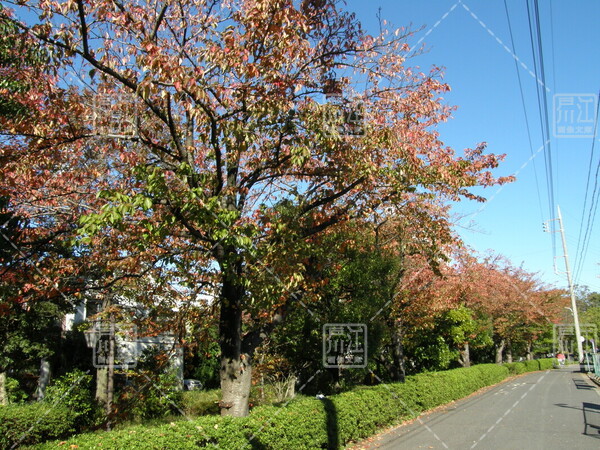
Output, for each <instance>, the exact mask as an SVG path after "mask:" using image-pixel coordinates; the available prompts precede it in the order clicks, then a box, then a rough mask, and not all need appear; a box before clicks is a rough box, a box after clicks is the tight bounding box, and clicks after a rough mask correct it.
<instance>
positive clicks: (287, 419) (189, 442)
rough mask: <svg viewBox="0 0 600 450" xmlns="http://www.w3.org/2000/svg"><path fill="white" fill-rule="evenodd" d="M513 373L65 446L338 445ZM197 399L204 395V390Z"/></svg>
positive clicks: (440, 376)
mask: <svg viewBox="0 0 600 450" xmlns="http://www.w3.org/2000/svg"><path fill="white" fill-rule="evenodd" d="M508 371H509V369H508V368H507V367H504V366H500V365H496V364H484V365H479V366H473V367H470V368H462V369H455V370H449V371H446V372H437V373H428V374H420V375H415V376H410V377H407V380H406V383H393V384H385V385H378V386H361V387H357V388H355V389H353V390H351V391H348V392H344V393H342V394H338V395H333V396H331V397H327V398H323V399H316V398H313V397H299V398H296V399H294V400H293V401H291V402H289V403H288V404H285V405H282V406H258V407H256V408H254V409H253V410H252V412H251V414H250V415H249V416H248V417H244V418H236V419H232V418H227V417H221V416H203V417H198V418H196V419H194V420H190V421H176V422H172V423H170V424H164V425H160V426H154V427H148V426H133V427H127V428H124V429H121V430H118V431H113V432H108V433H106V432H102V433H94V434H85V435H80V436H76V437H74V438H72V439H70V440H69V441H68V442H67V443H66V445H65V444H63V445H62V446H64V447H66V448H68V447H69V445H77V446H78V447H79V448H100V447H101V448H102V449H122V448H148V449H155V448H156V449H159V448H160V449H162V448H180V449H187V448H190V449H192V448H221V449H238V448H260V449H290V448H293V449H314V448H332V449H337V448H342V447H343V446H345V444H347V443H348V442H350V441H354V440H358V439H362V438H365V437H368V436H370V435H372V434H373V433H375V432H376V431H377V430H378V429H381V428H382V427H386V426H390V425H393V424H396V423H398V422H401V421H403V420H406V419H409V418H414V417H416V416H417V415H419V414H420V413H421V412H422V411H423V410H425V409H429V408H434V407H436V406H439V405H441V404H444V403H447V402H449V401H452V400H456V399H459V398H461V397H464V396H466V395H469V394H471V393H472V392H474V391H476V390H478V389H480V388H482V387H485V386H488V385H490V384H495V383H498V382H500V381H502V380H503V379H504V378H506V376H507V375H508ZM186 396H187V394H186ZM189 397H192V396H189ZM189 397H188V398H189ZM184 398H185V396H184ZM197 398H198V399H202V398H203V397H202V396H201V395H198V396H197ZM204 400H205V401H206V400H207V398H206V397H204ZM184 402H185V400H184ZM198 402H200V403H201V400H198ZM57 446H58V443H57V442H54V443H46V444H45V445H44V446H43V447H42V448H56V447H57Z"/></svg>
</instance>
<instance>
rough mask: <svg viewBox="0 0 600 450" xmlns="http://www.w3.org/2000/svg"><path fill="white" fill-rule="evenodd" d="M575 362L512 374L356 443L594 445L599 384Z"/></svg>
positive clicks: (599, 441) (599, 429)
mask: <svg viewBox="0 0 600 450" xmlns="http://www.w3.org/2000/svg"><path fill="white" fill-rule="evenodd" d="M578 368H579V366H573V367H572V368H563V369H560V370H550V371H546V372H534V373H529V374H526V375H522V376H520V377H517V378H513V379H511V380H509V381H507V382H504V383H502V384H499V385H497V386H495V387H493V388H491V389H489V390H487V391H486V392H484V393H482V394H478V395H475V396H472V397H469V398H467V399H464V400H461V401H458V402H456V403H454V404H452V405H449V406H447V407H445V408H442V409H441V410H438V411H436V412H433V413H431V414H428V415H426V416H423V417H421V418H419V419H418V420H415V421H414V422H413V423H411V424H409V425H404V426H400V427H397V428H395V429H393V430H391V431H389V432H386V433H383V434H381V435H379V436H378V437H376V438H374V439H369V442H367V441H365V442H363V443H361V444H359V445H357V446H356V447H354V448H356V449H359V448H362V449H375V448H377V449H385V450H391V449H444V448H448V449H472V448H474V449H482V450H492V449H502V450H505V449H506V450H508V449H519V450H522V449H528V450H529V449H540V450H542V449H543V450H555V449H556V450H558V449H561V450H562V449H578V450H580V449H581V450H585V449H594V450H599V449H600V387H598V386H596V385H595V384H594V383H593V382H592V381H591V380H590V379H589V378H588V376H587V375H585V374H582V373H580V372H578V371H576V370H578Z"/></svg>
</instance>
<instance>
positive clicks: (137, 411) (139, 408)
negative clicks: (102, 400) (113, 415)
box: [115, 370, 183, 421]
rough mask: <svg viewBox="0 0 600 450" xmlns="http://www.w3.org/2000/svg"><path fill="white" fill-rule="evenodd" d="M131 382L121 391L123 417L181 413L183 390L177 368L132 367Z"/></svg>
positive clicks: (118, 404)
mask: <svg viewBox="0 0 600 450" xmlns="http://www.w3.org/2000/svg"><path fill="white" fill-rule="evenodd" d="M129 381H130V384H129V385H127V386H125V387H124V388H123V389H121V390H120V391H119V395H118V398H117V400H116V401H115V410H116V411H117V413H118V415H119V417H120V418H121V420H133V421H140V420H147V419H154V418H160V417H166V416H169V415H170V414H177V413H179V411H180V409H181V406H182V399H183V392H182V391H181V390H180V389H179V383H178V380H177V375H176V373H175V371H173V370H169V371H166V372H163V373H159V374H154V373H152V372H149V371H138V372H134V371H130V372H129Z"/></svg>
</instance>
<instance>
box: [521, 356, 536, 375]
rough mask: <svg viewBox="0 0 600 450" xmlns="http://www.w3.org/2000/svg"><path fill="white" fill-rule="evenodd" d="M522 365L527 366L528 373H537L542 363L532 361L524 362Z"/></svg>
mask: <svg viewBox="0 0 600 450" xmlns="http://www.w3.org/2000/svg"><path fill="white" fill-rule="evenodd" d="M522 364H525V368H526V369H527V372H535V371H536V370H540V363H538V360H537V359H530V360H528V361H522Z"/></svg>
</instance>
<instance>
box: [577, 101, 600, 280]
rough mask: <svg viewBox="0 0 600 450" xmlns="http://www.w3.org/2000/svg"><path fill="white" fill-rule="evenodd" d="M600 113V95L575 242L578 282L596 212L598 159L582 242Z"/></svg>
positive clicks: (599, 167) (599, 171)
mask: <svg viewBox="0 0 600 450" xmlns="http://www.w3.org/2000/svg"><path fill="white" fill-rule="evenodd" d="M599 112H600V93H599V95H598V99H597V102H596V121H595V123H594V133H593V138H592V148H591V151H590V163H589V168H588V175H587V182H586V186H585V197H584V201H583V209H582V212H581V223H580V226H579V237H578V240H577V253H576V257H577V258H576V264H575V280H576V281H578V280H579V276H580V275H581V271H582V269H583V264H584V262H585V258H586V256H587V251H588V249H589V245H590V241H589V239H590V234H591V231H592V230H593V229H594V221H595V218H596V212H597V210H598V203H599V202H598V194H599V192H598V174H599V173H600V159H599V160H598V166H597V167H596V176H595V179H594V189H593V191H592V196H591V199H590V207H589V210H588V215H587V221H586V228H585V234H584V236H583V241H581V231H582V229H583V221H584V220H583V219H584V216H585V212H586V206H587V199H588V190H589V187H590V175H591V173H592V166H593V160H594V147H595V145H596V136H597V132H598V113H599ZM580 243H581V253H579V248H580V247H579V244H580Z"/></svg>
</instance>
